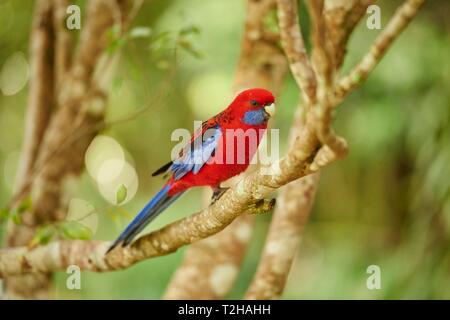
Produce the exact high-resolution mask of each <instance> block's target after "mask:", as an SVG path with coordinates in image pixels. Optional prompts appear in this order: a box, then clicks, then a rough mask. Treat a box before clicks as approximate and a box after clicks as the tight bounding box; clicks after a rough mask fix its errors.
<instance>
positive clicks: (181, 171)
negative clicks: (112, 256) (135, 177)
mask: <svg viewBox="0 0 450 320" xmlns="http://www.w3.org/2000/svg"><path fill="white" fill-rule="evenodd" d="M274 102H275V98H274V96H273V95H272V93H271V92H270V91H267V90H265V89H259V88H255V89H249V90H245V91H243V92H241V93H239V94H238V95H237V96H236V98H235V99H234V100H233V102H231V104H230V105H229V106H228V107H227V108H226V109H225V110H224V111H222V112H221V113H219V114H217V115H216V116H214V117H212V118H211V119H209V120H207V121H205V122H203V123H202V126H201V128H199V130H197V131H196V132H195V133H194V135H193V136H192V138H191V140H190V142H189V143H188V144H187V145H186V146H185V147H184V148H183V149H182V150H181V151H180V152H179V153H178V155H177V157H176V159H172V161H170V162H169V163H167V164H166V165H164V166H162V167H161V168H159V169H158V170H156V171H155V172H154V173H153V174H152V176H157V175H159V174H163V173H166V175H170V178H169V180H168V181H167V183H166V184H165V185H164V186H163V187H162V189H161V190H160V191H159V192H158V193H157V194H156V195H155V196H154V197H153V199H151V200H150V202H149V203H148V204H147V205H146V206H145V207H144V208H143V209H142V210H141V212H139V214H138V215H137V216H136V217H135V218H134V220H133V221H132V222H131V223H130V224H129V225H128V226H127V227H126V229H125V230H124V231H123V232H122V234H121V235H120V236H119V237H118V238H117V240H116V241H115V242H114V243H113V244H112V246H111V247H110V248H109V249H108V252H109V251H111V250H112V249H114V248H115V247H117V246H118V245H122V246H126V245H128V244H130V243H131V241H132V240H133V239H134V237H135V236H136V235H137V234H138V233H139V232H141V231H142V230H143V229H144V228H145V226H147V225H148V224H149V223H150V222H151V221H152V220H153V219H154V218H156V217H157V216H158V215H159V214H160V213H161V212H162V211H164V210H165V209H166V208H167V207H168V206H170V205H171V204H172V203H173V202H174V201H176V200H177V199H178V198H179V197H180V196H181V195H182V194H183V193H184V192H185V191H186V190H188V189H190V188H192V187H197V186H210V187H211V188H212V189H213V191H214V193H213V199H212V201H215V200H217V199H218V198H219V197H220V196H221V195H222V194H223V193H224V192H225V191H226V189H225V188H221V187H220V184H221V182H223V181H225V180H228V179H229V178H231V177H233V176H236V175H238V174H240V173H242V172H243V171H245V170H246V169H247V167H248V165H249V164H250V161H251V159H252V158H253V156H254V154H255V152H256V150H257V148H258V145H259V143H260V141H261V138H262V136H263V134H264V132H265V130H266V128H267V122H268V120H269V118H270V117H271V116H272V115H273V114H274V112H275V104H274Z"/></svg>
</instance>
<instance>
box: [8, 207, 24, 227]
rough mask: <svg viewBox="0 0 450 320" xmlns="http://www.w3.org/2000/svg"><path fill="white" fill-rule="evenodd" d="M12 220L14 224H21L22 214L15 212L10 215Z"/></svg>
mask: <svg viewBox="0 0 450 320" xmlns="http://www.w3.org/2000/svg"><path fill="white" fill-rule="evenodd" d="M10 218H11V220H12V222H14V224H21V223H22V218H21V217H20V213H19V211H18V210H13V211H12V212H11V214H10Z"/></svg>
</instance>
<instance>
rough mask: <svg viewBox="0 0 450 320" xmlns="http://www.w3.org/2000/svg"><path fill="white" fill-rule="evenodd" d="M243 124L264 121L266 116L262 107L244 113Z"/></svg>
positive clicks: (261, 122) (255, 123)
mask: <svg viewBox="0 0 450 320" xmlns="http://www.w3.org/2000/svg"><path fill="white" fill-rule="evenodd" d="M242 121H244V123H245V124H248V125H251V126H256V125H259V124H263V123H264V122H266V117H265V115H264V109H262V108H261V109H259V110H251V111H247V112H246V113H244V118H242Z"/></svg>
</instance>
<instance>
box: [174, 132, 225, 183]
mask: <svg viewBox="0 0 450 320" xmlns="http://www.w3.org/2000/svg"><path fill="white" fill-rule="evenodd" d="M221 136H222V131H221V130H220V127H219V125H217V124H215V125H214V126H209V127H206V128H205V127H203V128H202V129H201V134H197V135H196V137H195V138H194V139H193V140H192V141H191V143H190V144H188V145H187V146H186V147H185V148H184V149H183V150H182V153H181V156H180V157H179V158H178V159H176V160H174V161H173V164H172V165H171V166H170V168H169V171H171V172H172V173H173V177H174V179H175V180H179V179H181V178H182V177H184V176H185V175H186V174H187V173H189V172H192V173H194V174H197V173H198V172H199V171H200V169H201V168H202V167H203V165H204V164H205V163H206V162H207V161H208V160H209V159H210V158H211V156H212V155H213V154H214V152H215V150H216V148H217V145H218V143H219V140H220V137H221Z"/></svg>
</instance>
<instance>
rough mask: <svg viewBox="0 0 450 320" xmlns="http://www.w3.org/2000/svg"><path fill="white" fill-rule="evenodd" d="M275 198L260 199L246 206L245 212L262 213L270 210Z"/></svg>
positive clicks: (273, 205)
mask: <svg viewBox="0 0 450 320" xmlns="http://www.w3.org/2000/svg"><path fill="white" fill-rule="evenodd" d="M275 203H276V200H275V199H261V200H259V201H257V202H255V203H252V204H251V205H249V206H247V208H246V209H245V213H247V214H262V213H266V212H267V211H270V210H272V209H273V208H274V207H275Z"/></svg>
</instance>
